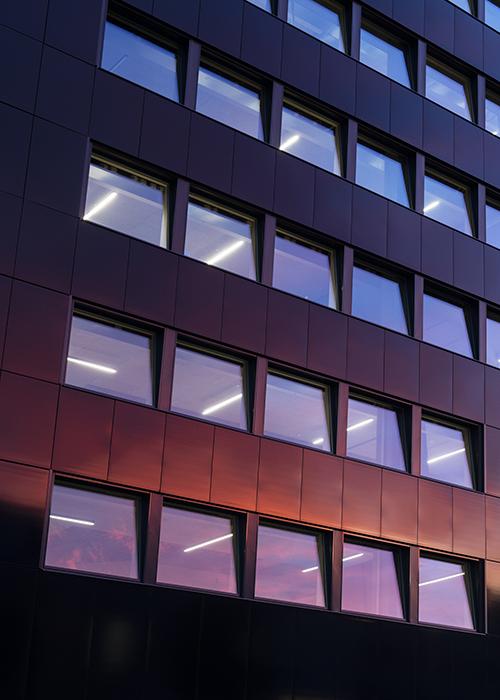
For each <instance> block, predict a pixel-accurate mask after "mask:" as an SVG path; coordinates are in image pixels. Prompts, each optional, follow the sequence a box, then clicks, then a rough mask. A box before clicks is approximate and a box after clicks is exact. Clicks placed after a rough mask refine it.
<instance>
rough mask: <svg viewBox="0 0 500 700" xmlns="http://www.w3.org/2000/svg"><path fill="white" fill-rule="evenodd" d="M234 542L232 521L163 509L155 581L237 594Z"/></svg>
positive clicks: (192, 511)
mask: <svg viewBox="0 0 500 700" xmlns="http://www.w3.org/2000/svg"><path fill="white" fill-rule="evenodd" d="M236 539H237V532H236V523H235V520H234V518H232V517H229V516H227V515H221V514H216V513H214V512H210V511H203V510H195V509H187V508H179V507H177V506H174V505H164V506H163V509H162V515H161V530H160V549H159V553H158V570H157V575H156V580H157V581H158V582H159V583H169V584H172V585H175V586H188V587H190V588H204V589H207V590H211V591H222V592H224V593H237V581H236V564H235V551H236V544H237V543H236Z"/></svg>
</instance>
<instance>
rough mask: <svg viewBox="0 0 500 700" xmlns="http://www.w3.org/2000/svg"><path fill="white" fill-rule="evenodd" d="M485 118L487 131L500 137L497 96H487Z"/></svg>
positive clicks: (499, 110) (499, 111)
mask: <svg viewBox="0 0 500 700" xmlns="http://www.w3.org/2000/svg"><path fill="white" fill-rule="evenodd" d="M499 15H500V10H499ZM484 116H485V124H484V126H485V129H486V131H489V132H490V133H491V134H493V135H494V136H500V103H499V101H498V97H497V96H496V95H492V94H491V93H488V94H487V97H486V100H485V115H484Z"/></svg>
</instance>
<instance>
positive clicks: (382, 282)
mask: <svg viewBox="0 0 500 700" xmlns="http://www.w3.org/2000/svg"><path fill="white" fill-rule="evenodd" d="M352 315H353V316H356V317H357V318H362V319H363V320H365V321H370V322H371V323H377V324H378V325H380V326H384V327H385V328H390V329H391V330H394V331H399V333H404V334H405V335H408V321H407V318H406V313H405V304H404V288H403V286H402V283H401V281H400V280H398V279H397V278H394V277H391V276H388V275H383V274H380V273H378V271H374V270H369V269H367V268H365V267H361V266H359V265H354V268H353V273H352Z"/></svg>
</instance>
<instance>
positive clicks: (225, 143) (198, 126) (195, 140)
mask: <svg viewBox="0 0 500 700" xmlns="http://www.w3.org/2000/svg"><path fill="white" fill-rule="evenodd" d="M233 151H234V132H233V130H232V129H229V128H228V127H227V126H224V125H223V124H218V123H217V122H215V121H212V120H211V119H209V118H208V117H204V116H203V115H201V114H193V115H192V117H191V133H190V137H189V157H188V175H189V177H191V178H193V180H199V181H200V182H203V183H204V184H207V185H210V186H212V187H215V188H216V189H218V190H222V191H223V192H227V193H229V192H230V191H231V181H232V175H233Z"/></svg>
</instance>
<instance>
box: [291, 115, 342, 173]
mask: <svg viewBox="0 0 500 700" xmlns="http://www.w3.org/2000/svg"><path fill="white" fill-rule="evenodd" d="M337 136H338V128H337V127H336V126H335V125H334V124H331V123H327V122H326V121H325V120H322V119H321V118H320V117H318V116H316V115H312V114H309V113H308V112H305V111H304V110H300V108H298V107H296V106H295V105H288V104H285V106H284V107H283V111H282V114H281V143H280V150H281V151H286V152H287V153H291V154H292V155H294V156H297V158H302V160H307V161H308V162H309V163H312V164H313V165H317V166H318V167H319V168H323V169H324V170H329V171H330V172H332V173H335V175H340V160H339V153H338V143H337Z"/></svg>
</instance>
